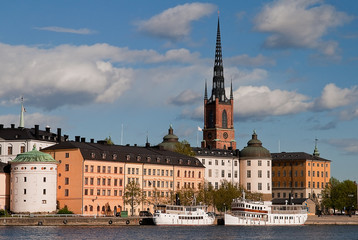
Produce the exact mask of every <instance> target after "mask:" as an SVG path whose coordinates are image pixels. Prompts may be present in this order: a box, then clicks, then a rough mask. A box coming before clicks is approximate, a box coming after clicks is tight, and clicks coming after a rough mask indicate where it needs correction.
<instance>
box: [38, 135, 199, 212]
mask: <svg viewBox="0 0 358 240" xmlns="http://www.w3.org/2000/svg"><path fill="white" fill-rule="evenodd" d="M76 140H77V141H74V142H73V141H71V142H62V143H59V144H57V145H54V146H51V147H49V148H46V149H44V150H43V151H44V152H47V153H49V154H51V155H52V156H53V158H54V159H56V160H57V161H59V162H60V164H59V166H58V189H57V200H58V208H63V207H64V206H65V205H66V206H67V207H68V209H69V210H71V211H73V212H74V213H76V214H84V215H113V214H116V213H117V212H120V211H123V210H130V207H129V205H125V204H124V198H123V196H124V194H125V191H126V186H127V184H128V183H129V182H133V181H134V182H136V183H138V184H139V186H140V188H141V190H142V192H143V195H144V196H145V198H146V201H143V202H141V204H140V205H137V206H136V207H135V209H134V214H138V213H139V211H142V210H148V209H149V210H150V211H152V210H153V205H154V204H158V203H168V202H172V199H173V193H175V192H176V191H178V190H180V189H181V188H193V189H198V188H199V187H200V185H202V184H203V183H204V166H203V165H202V164H201V163H200V161H199V160H198V159H196V158H193V157H189V156H185V155H182V154H178V153H175V152H171V151H166V150H162V149H159V148H157V147H149V146H147V147H137V146H118V145H108V144H106V143H105V142H99V143H94V141H91V142H90V143H88V142H85V141H84V139H82V141H79V139H76Z"/></svg>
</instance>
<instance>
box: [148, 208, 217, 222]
mask: <svg viewBox="0 0 358 240" xmlns="http://www.w3.org/2000/svg"><path fill="white" fill-rule="evenodd" d="M153 221H154V224H155V225H180V226H184V225H186V226H188V225H192V226H200V225H212V224H214V221H215V216H214V214H212V213H208V212H207V206H203V205H198V206H180V205H157V207H156V210H155V212H154V215H153Z"/></svg>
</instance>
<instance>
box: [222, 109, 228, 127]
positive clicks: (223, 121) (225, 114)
mask: <svg viewBox="0 0 358 240" xmlns="http://www.w3.org/2000/svg"><path fill="white" fill-rule="evenodd" d="M222 128H227V113H226V110H224V111H223V113H222Z"/></svg>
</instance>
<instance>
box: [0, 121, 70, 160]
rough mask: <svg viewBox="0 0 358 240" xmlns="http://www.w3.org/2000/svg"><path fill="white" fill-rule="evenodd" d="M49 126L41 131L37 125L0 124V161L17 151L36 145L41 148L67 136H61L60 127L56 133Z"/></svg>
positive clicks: (28, 149)
mask: <svg viewBox="0 0 358 240" xmlns="http://www.w3.org/2000/svg"><path fill="white" fill-rule="evenodd" d="M50 130H51V129H50V128H49V127H46V130H44V131H42V130H40V129H39V125H35V127H34V128H24V127H18V128H15V124H11V127H9V128H5V127H4V125H3V124H0V162H3V163H7V162H9V161H11V160H13V159H15V157H16V156H17V154H19V153H24V152H28V151H31V149H32V148H33V147H34V145H36V147H37V148H38V149H40V150H41V149H43V148H46V147H49V146H52V145H54V144H56V143H57V142H58V141H63V140H65V139H66V138H67V136H65V137H61V129H60V128H58V129H57V134H55V133H52V132H51V131H50Z"/></svg>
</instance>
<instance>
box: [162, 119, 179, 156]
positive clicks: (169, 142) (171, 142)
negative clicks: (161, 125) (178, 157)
mask: <svg viewBox="0 0 358 240" xmlns="http://www.w3.org/2000/svg"><path fill="white" fill-rule="evenodd" d="M178 140H179V138H178V136H177V135H175V134H174V131H173V127H172V125H171V124H170V127H169V130H168V134H167V135H165V136H164V137H163V142H161V143H160V144H159V145H158V146H159V147H161V148H163V149H165V150H169V151H174V150H175V147H176V146H175V145H176V144H177V143H178Z"/></svg>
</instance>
